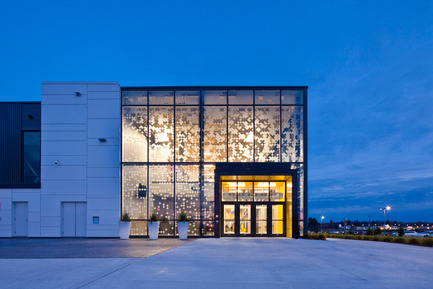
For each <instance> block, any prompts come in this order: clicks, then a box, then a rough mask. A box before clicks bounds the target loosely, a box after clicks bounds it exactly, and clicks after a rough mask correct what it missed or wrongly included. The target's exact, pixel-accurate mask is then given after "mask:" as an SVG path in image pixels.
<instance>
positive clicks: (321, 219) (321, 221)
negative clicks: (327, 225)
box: [320, 216, 325, 233]
mask: <svg viewBox="0 0 433 289" xmlns="http://www.w3.org/2000/svg"><path fill="white" fill-rule="evenodd" d="M323 219H325V216H321V217H320V233H322V232H323V230H322V223H323Z"/></svg>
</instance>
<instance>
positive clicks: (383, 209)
mask: <svg viewBox="0 0 433 289" xmlns="http://www.w3.org/2000/svg"><path fill="white" fill-rule="evenodd" d="M380 210H381V211H383V230H384V231H385V213H386V212H389V211H391V206H386V207H385V208H380Z"/></svg>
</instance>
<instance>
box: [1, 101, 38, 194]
mask: <svg viewBox="0 0 433 289" xmlns="http://www.w3.org/2000/svg"><path fill="white" fill-rule="evenodd" d="M25 130H28V131H40V130H41V104H40V103H15V102H0V188H17V187H35V186H38V187H39V186H40V184H36V185H35V184H31V185H27V184H25V183H23V182H22V179H21V174H22V173H21V171H22V132H23V131H25Z"/></svg>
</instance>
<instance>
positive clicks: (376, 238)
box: [372, 229, 380, 241]
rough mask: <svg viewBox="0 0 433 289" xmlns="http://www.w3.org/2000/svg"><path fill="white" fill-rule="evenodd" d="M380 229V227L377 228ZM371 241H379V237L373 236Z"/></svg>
mask: <svg viewBox="0 0 433 289" xmlns="http://www.w3.org/2000/svg"><path fill="white" fill-rule="evenodd" d="M379 230H380V229H379ZM372 240H373V241H380V237H379V236H373V238H372Z"/></svg>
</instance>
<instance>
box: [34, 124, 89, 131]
mask: <svg viewBox="0 0 433 289" xmlns="http://www.w3.org/2000/svg"><path fill="white" fill-rule="evenodd" d="M86 130H87V124H85V123H46V124H41V131H42V132H45V131H86Z"/></svg>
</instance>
